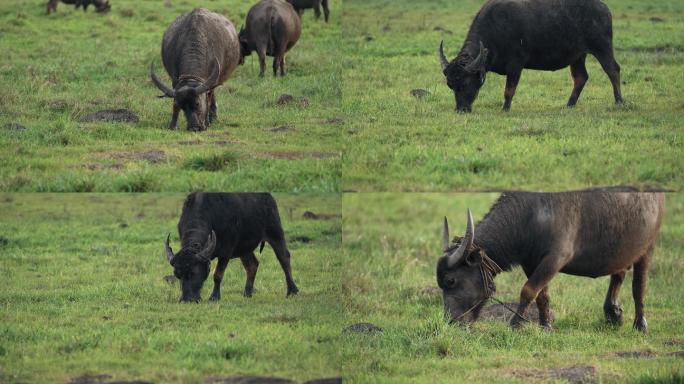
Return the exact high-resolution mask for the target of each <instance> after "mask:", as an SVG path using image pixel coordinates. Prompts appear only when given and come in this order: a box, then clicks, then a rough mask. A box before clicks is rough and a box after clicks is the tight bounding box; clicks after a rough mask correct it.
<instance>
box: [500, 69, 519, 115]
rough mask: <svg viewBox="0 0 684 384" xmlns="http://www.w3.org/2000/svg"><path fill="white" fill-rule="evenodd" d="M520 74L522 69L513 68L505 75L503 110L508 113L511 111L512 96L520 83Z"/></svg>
mask: <svg viewBox="0 0 684 384" xmlns="http://www.w3.org/2000/svg"><path fill="white" fill-rule="evenodd" d="M521 73H522V68H515V69H512V70H510V71H508V73H507V74H506V89H505V90H504V105H503V110H504V111H506V112H508V111H509V110H510V109H511V102H512V101H513V96H515V89H516V88H517V87H518V81H520V74H521Z"/></svg>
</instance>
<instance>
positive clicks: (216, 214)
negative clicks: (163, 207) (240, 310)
mask: <svg viewBox="0 0 684 384" xmlns="http://www.w3.org/2000/svg"><path fill="white" fill-rule="evenodd" d="M212 231H213V234H214V235H212ZM178 234H179V235H180V239H181V250H180V251H178V252H177V253H175V254H174V253H173V251H172V250H171V248H170V246H169V247H167V248H166V254H167V257H168V258H169V262H170V263H171V265H172V266H173V267H174V274H175V275H176V277H177V278H178V279H180V281H181V290H182V296H181V301H183V302H187V301H199V300H200V291H201V289H202V285H203V284H204V281H205V280H206V278H207V277H208V276H209V269H210V264H211V259H213V258H217V259H218V262H217V265H216V269H215V271H214V290H213V292H212V294H211V297H210V298H209V300H219V299H220V297H221V291H220V290H221V280H222V279H223V272H224V271H225V269H226V266H227V265H228V260H230V259H235V258H240V260H241V261H242V265H243V267H244V268H245V272H246V274H247V282H246V284H245V291H244V295H245V296H247V297H250V296H252V290H253V286H254V278H255V276H256V273H257V269H258V267H259V261H258V260H257V259H256V257H255V256H254V250H255V249H256V248H257V246H259V245H261V247H260V250H259V252H261V250H262V249H263V247H264V243H265V242H266V243H268V244H269V245H270V246H271V248H273V251H274V252H275V254H276V257H277V258H278V261H279V262H280V266H281V267H282V269H283V271H284V272H285V282H286V285H287V295H288V296H289V295H292V294H296V293H297V292H298V289H297V286H296V285H295V282H294V281H293V280H292V275H291V271H290V252H289V251H288V249H287V244H286V243H285V235H284V233H283V228H282V226H281V224H280V215H279V214H278V206H277V205H276V202H275V200H274V199H273V197H272V196H271V195H270V194H268V193H192V194H190V195H189V196H188V197H187V198H186V199H185V203H184V204H183V213H182V214H181V218H180V221H179V222H178Z"/></svg>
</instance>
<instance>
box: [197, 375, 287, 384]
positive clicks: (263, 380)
mask: <svg viewBox="0 0 684 384" xmlns="http://www.w3.org/2000/svg"><path fill="white" fill-rule="evenodd" d="M206 383H211V384H290V383H294V381H292V380H289V379H282V378H279V377H267V376H230V377H213V378H210V379H207V381H206Z"/></svg>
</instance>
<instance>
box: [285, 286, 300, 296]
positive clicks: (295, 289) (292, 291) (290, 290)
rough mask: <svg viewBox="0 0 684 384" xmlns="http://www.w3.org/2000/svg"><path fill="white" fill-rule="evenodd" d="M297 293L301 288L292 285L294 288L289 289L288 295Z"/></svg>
mask: <svg viewBox="0 0 684 384" xmlns="http://www.w3.org/2000/svg"><path fill="white" fill-rule="evenodd" d="M297 293H299V289H297V287H292V288H288V289H287V295H288V296H293V295H296V294H297Z"/></svg>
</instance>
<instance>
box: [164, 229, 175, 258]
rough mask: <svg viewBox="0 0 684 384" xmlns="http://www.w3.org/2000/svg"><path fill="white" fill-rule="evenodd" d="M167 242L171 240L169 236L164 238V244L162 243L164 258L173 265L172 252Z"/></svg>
mask: <svg viewBox="0 0 684 384" xmlns="http://www.w3.org/2000/svg"><path fill="white" fill-rule="evenodd" d="M169 240H171V234H170V233H169V235H168V236H167V237H166V242H164V250H165V251H166V258H167V259H169V263H171V265H173V251H172V250H171V246H170V245H169Z"/></svg>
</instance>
